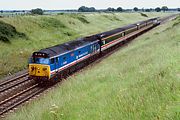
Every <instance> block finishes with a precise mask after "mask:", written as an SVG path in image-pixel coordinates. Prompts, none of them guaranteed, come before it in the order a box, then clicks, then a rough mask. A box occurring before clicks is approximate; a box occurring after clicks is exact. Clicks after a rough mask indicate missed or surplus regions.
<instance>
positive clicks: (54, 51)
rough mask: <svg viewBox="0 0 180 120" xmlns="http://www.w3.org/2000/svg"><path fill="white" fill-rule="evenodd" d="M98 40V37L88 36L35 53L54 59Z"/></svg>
mask: <svg viewBox="0 0 180 120" xmlns="http://www.w3.org/2000/svg"><path fill="white" fill-rule="evenodd" d="M96 40H97V37H96V36H95V35H93V36H88V37H85V38H79V39H76V40H73V41H70V42H67V43H63V44H59V45H56V46H52V47H49V48H45V49H41V50H40V51H38V52H34V53H45V54H47V56H48V57H53V56H57V55H59V54H63V53H66V52H68V51H70V50H73V49H76V48H78V47H80V46H84V45H87V44H89V43H92V42H93V41H96Z"/></svg>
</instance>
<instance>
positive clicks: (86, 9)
mask: <svg viewBox="0 0 180 120" xmlns="http://www.w3.org/2000/svg"><path fill="white" fill-rule="evenodd" d="M95 11H96V9H95V8H94V7H86V6H81V7H80V8H79V9H78V12H95Z"/></svg>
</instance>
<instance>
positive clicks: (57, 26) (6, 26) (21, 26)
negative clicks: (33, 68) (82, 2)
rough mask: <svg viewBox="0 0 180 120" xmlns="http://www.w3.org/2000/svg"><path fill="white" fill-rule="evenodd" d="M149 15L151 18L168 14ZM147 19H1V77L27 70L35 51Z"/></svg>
mask: <svg viewBox="0 0 180 120" xmlns="http://www.w3.org/2000/svg"><path fill="white" fill-rule="evenodd" d="M147 15H148V16H149V18H151V17H155V16H162V15H167V14H163V13H148V14H147ZM145 19H148V18H147V17H143V16H142V15H141V14H139V13H120V14H118V13H115V14H110V13H109V14H105V13H100V14H98V13H94V14H62V15H57V16H53V15H52V16H24V17H21V16H17V17H11V18H0V50H1V52H0V68H1V69H0V78H2V77H4V76H5V75H8V74H13V73H14V72H17V71H19V70H22V69H26V68H27V61H28V57H29V56H30V55H31V53H32V52H33V51H36V50H39V49H41V48H46V47H49V46H52V45H56V44H60V43H64V42H66V41H69V40H73V39H75V38H78V37H83V36H86V35H90V34H95V33H99V32H102V31H106V30H111V29H113V28H117V27H120V26H123V25H127V24H129V23H134V22H137V21H139V20H145Z"/></svg>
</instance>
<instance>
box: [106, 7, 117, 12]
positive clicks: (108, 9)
mask: <svg viewBox="0 0 180 120" xmlns="http://www.w3.org/2000/svg"><path fill="white" fill-rule="evenodd" d="M107 11H112V12H114V11H115V9H114V8H111V7H109V8H107Z"/></svg>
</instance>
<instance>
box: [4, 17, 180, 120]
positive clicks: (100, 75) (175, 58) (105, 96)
mask: <svg viewBox="0 0 180 120" xmlns="http://www.w3.org/2000/svg"><path fill="white" fill-rule="evenodd" d="M179 22H180V18H178V19H176V20H174V21H172V22H169V23H168V24H166V25H162V26H160V27H158V28H155V29H154V30H152V31H150V32H149V33H146V34H144V35H142V36H141V37H139V38H137V39H136V40H134V41H133V42H132V43H130V44H129V45H128V46H126V47H124V48H123V49H121V50H120V51H117V52H116V53H115V54H113V55H111V56H110V57H108V58H107V59H104V60H103V61H101V62H100V63H99V64H97V65H95V66H92V67H88V68H86V70H83V71H82V72H80V73H78V74H75V75H74V76H71V77H69V78H68V79H67V80H66V81H63V82H62V84H61V85H59V86H58V87H57V88H56V89H53V90H52V91H50V92H48V93H47V94H45V95H44V96H42V97H41V98H39V99H38V100H35V101H33V102H31V103H29V104H28V105H26V106H24V107H22V108H21V109H19V110H18V111H17V112H16V113H12V114H11V115H9V116H8V117H7V118H6V119H7V120H24V119H26V120H57V119H58V120H60V119H65V120H86V119H87V120H99V119H103V120H104V119H107V120H111V119H112V120H119V119H122V120H131V119H133V120H134V119H135V120H150V119H152V120H166V119H167V120H179V118H180V73H179V70H180V66H179V64H180V63H179V60H180V56H179V51H180V47H179V42H180V41H179V39H180V24H177V23H179ZM174 24H176V25H174Z"/></svg>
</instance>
